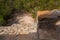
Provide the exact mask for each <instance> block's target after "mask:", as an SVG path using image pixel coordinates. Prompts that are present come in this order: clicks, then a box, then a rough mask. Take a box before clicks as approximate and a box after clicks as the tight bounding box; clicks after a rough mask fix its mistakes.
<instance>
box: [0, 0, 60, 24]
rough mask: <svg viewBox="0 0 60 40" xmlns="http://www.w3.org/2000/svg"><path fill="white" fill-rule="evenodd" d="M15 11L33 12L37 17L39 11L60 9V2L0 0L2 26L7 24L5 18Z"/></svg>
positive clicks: (52, 0) (59, 0)
mask: <svg viewBox="0 0 60 40" xmlns="http://www.w3.org/2000/svg"><path fill="white" fill-rule="evenodd" d="M13 9H16V10H17V11H21V10H24V11H27V12H32V16H33V17H36V12H37V11H38V10H52V9H60V0H0V25H1V24H4V23H5V22H6V21H5V18H6V17H7V16H8V15H10V14H11V12H12V10H13Z"/></svg>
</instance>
